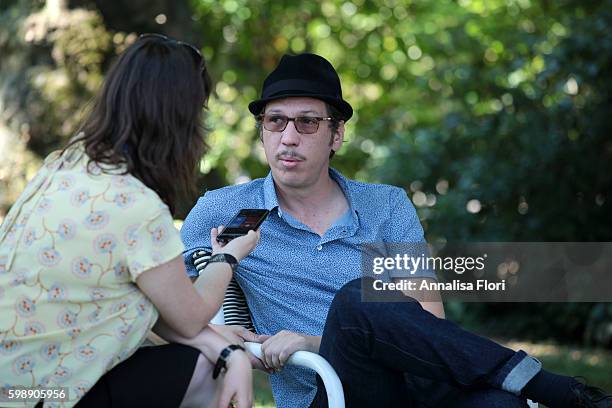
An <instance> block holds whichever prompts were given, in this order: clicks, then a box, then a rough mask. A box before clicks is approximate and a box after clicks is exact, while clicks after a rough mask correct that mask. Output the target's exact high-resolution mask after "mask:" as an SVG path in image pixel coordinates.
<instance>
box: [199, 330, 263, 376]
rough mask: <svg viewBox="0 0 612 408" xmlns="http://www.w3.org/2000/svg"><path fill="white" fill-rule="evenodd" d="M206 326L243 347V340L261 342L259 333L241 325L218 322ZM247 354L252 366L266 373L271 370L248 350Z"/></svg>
mask: <svg viewBox="0 0 612 408" xmlns="http://www.w3.org/2000/svg"><path fill="white" fill-rule="evenodd" d="M208 326H209V327H210V328H211V329H213V330H214V331H215V332H217V333H218V334H219V335H221V336H223V337H224V338H225V339H226V340H227V341H228V342H230V344H238V345H240V346H242V347H244V342H245V341H250V342H253V343H261V339H260V336H259V335H257V334H255V333H253V332H251V331H249V330H247V329H245V328H244V327H242V326H226V325H218V324H209V325H208ZM247 354H248V355H249V360H250V361H251V365H252V366H253V368H256V369H258V370H261V371H265V372H267V373H271V372H272V370H268V369H267V368H266V367H264V365H263V363H262V362H261V360H260V359H258V358H257V357H255V356H254V355H253V354H251V353H250V352H248V351H247Z"/></svg>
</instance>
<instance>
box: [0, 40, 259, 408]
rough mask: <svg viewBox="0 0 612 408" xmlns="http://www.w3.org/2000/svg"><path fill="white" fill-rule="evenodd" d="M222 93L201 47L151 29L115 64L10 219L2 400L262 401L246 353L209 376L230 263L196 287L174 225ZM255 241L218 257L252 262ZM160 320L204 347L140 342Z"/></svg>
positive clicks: (2, 295) (172, 337)
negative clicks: (208, 113)
mask: <svg viewBox="0 0 612 408" xmlns="http://www.w3.org/2000/svg"><path fill="white" fill-rule="evenodd" d="M210 90H211V82H210V78H209V76H208V74H207V71H206V65H205V61H204V59H203V58H202V55H201V54H200V52H199V51H198V50H197V49H196V48H194V47H193V46H191V45H189V44H186V43H182V42H180V41H176V40H172V39H169V38H167V37H164V36H161V35H157V34H148V35H143V36H141V37H140V38H139V39H138V40H137V41H136V42H135V43H134V44H133V45H131V46H130V47H129V48H128V49H127V50H126V51H125V52H124V53H123V54H122V55H120V56H119V58H118V60H117V61H116V63H115V64H114V66H113V67H112V68H111V69H110V71H109V73H108V75H107V77H106V81H105V84H104V86H103V88H102V90H101V92H100V94H99V95H98V97H97V98H96V101H95V103H94V105H93V108H92V110H91V112H90V114H89V115H88V117H87V118H86V120H85V122H84V125H83V126H82V129H81V132H80V133H79V135H78V136H77V137H76V138H75V139H74V140H73V141H71V143H69V145H68V147H66V148H65V149H64V150H63V151H62V152H60V153H54V154H51V155H50V156H49V157H48V158H47V159H46V160H45V163H44V165H43V167H42V168H41V170H40V171H39V172H38V174H37V175H36V176H35V177H34V179H33V180H32V181H31V182H30V183H29V184H28V186H27V187H26V189H25V191H24V192H23V194H22V195H21V196H20V197H19V199H18V200H17V202H16V203H15V205H14V206H13V207H12V209H11V211H10V212H9V214H8V215H7V217H6V219H5V221H4V223H3V224H2V226H1V228H0V342H1V343H0V386H1V387H4V390H3V391H4V400H2V401H9V402H10V400H9V399H8V391H9V390H10V389H11V387H36V388H57V387H65V388H66V389H67V390H68V400H67V401H63V402H61V403H60V404H58V405H61V406H65V407H70V406H74V405H75V404H76V405H78V406H163V407H172V406H179V405H181V404H182V405H183V406H187V405H189V404H191V403H193V402H194V399H195V400H196V403H197V404H199V405H200V406H203V405H207V400H208V401H209V402H212V401H213V400H214V402H215V403H216V405H217V406H219V407H227V406H228V405H229V404H230V401H232V402H231V404H232V405H234V403H237V406H239V407H240V408H242V407H245V406H250V405H251V399H252V384H251V366H250V363H249V359H248V356H247V355H246V353H245V352H244V351H241V350H240V349H235V350H232V349H233V348H229V349H227V350H225V351H224V353H225V354H227V358H226V361H227V364H226V368H227V371H226V372H225V374H224V376H222V377H220V378H223V377H224V378H223V380H222V381H221V382H220V383H218V381H215V380H213V379H212V376H211V375H210V374H211V372H212V371H213V369H212V367H213V366H214V365H215V363H216V362H217V361H219V364H221V363H223V361H222V360H223V359H219V356H220V353H221V352H222V350H224V349H226V348H227V347H228V346H229V343H228V341H227V340H225V339H224V338H223V337H220V336H219V335H218V334H217V333H215V332H213V331H211V329H210V328H208V327H207V324H208V322H209V320H210V319H211V317H212V316H213V315H214V313H215V312H216V310H217V309H218V308H219V306H220V304H221V301H222V297H223V293H208V292H207V287H210V286H212V287H215V285H217V284H219V283H220V284H222V285H227V283H228V282H229V280H230V279H231V276H232V268H231V265H229V264H228V263H223V262H217V263H212V264H210V265H209V266H208V267H207V268H206V270H205V271H204V274H203V275H202V276H201V278H200V280H204V282H203V284H201V285H200V286H199V292H198V291H196V289H195V288H194V286H193V285H192V284H191V282H190V281H189V279H188V278H187V275H186V273H185V267H184V264H183V259H182V255H181V254H182V251H183V245H182V242H181V240H180V236H179V234H178V232H177V231H176V229H175V228H174V227H173V221H172V214H174V211H175V210H176V207H177V204H178V202H179V200H180V199H181V198H182V197H185V195H186V193H188V192H189V190H190V188H191V187H192V185H193V182H194V180H195V174H196V173H195V172H196V169H197V167H198V163H199V161H200V158H201V156H202V154H203V151H204V142H203V137H202V130H201V112H202V108H203V107H205V105H206V102H207V100H208V96H209V94H210ZM216 234H217V229H213V231H211V236H212V238H213V239H212V242H216V240H215V239H214V238H215V236H216ZM257 239H258V233H255V232H251V233H249V235H247V236H244V237H241V238H238V239H235V240H233V241H231V242H230V243H229V244H227V245H226V246H225V247H220V246H216V247H214V248H213V253H225V254H228V255H231V256H233V257H234V258H236V260H238V261H240V260H241V259H242V258H244V257H245V256H247V255H248V254H249V253H250V252H251V251H252V250H253V248H254V247H255V245H256V243H257ZM230 260H231V258H230ZM208 281H211V282H212V283H214V285H207V282H208ZM213 281H214V282H213ZM217 287H218V286H217ZM222 287H224V286H222ZM154 325H155V327H153V326H154ZM152 328H153V329H154V331H156V332H157V333H158V334H159V335H161V336H162V337H164V338H165V339H167V340H169V341H178V342H183V343H186V344H191V345H193V346H195V347H197V348H198V349H195V348H192V347H188V346H184V345H180V344H169V345H165V346H159V347H144V348H139V346H140V345H141V344H142V343H143V341H144V340H145V338H146V336H147V333H148V332H149V330H151V329H152ZM228 353H229V354H228ZM203 392H204V393H205V395H202V393H203ZM41 401H42V400H41ZM13 402H14V401H13ZM38 403H39V405H42V404H41V402H38ZM36 404H37V400H29V402H28V403H27V404H25V406H35V405H36ZM54 404H55V403H54ZM0 405H4V404H0ZM20 406H23V405H20ZM45 406H51V398H47V400H46V401H45Z"/></svg>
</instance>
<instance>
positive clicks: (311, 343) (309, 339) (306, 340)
mask: <svg viewBox="0 0 612 408" xmlns="http://www.w3.org/2000/svg"><path fill="white" fill-rule="evenodd" d="M258 337H259V341H260V342H262V345H261V354H262V356H261V357H262V361H263V364H264V366H265V367H266V368H267V369H273V370H276V371H279V370H280V369H282V368H283V367H284V366H285V363H286V362H287V360H288V359H289V357H291V355H292V354H293V353H295V352H296V351H300V350H301V351H310V352H313V353H318V352H319V345H320V344H321V337H318V336H308V335H306V334H302V333H294V332H290V331H288V330H281V331H280V332H278V333H276V334H275V335H274V336H266V335H259V336H258Z"/></svg>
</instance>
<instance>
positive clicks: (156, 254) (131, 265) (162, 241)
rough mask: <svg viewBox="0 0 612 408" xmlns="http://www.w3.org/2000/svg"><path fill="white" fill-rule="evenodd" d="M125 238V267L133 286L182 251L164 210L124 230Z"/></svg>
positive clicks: (170, 219) (179, 240) (181, 244)
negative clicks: (138, 279) (139, 277)
mask: <svg viewBox="0 0 612 408" xmlns="http://www.w3.org/2000/svg"><path fill="white" fill-rule="evenodd" d="M126 238H127V240H128V251H127V254H126V255H127V256H126V258H127V265H128V269H129V271H130V276H131V279H132V281H134V282H135V281H136V279H137V278H138V276H140V274H141V273H143V272H144V271H146V270H148V269H151V268H154V267H156V266H159V265H162V264H164V263H166V262H169V261H171V260H172V259H174V258H176V257H177V256H179V255H180V254H181V253H182V252H183V249H184V246H183V242H182V241H181V237H180V234H179V232H178V230H177V229H176V228H175V227H174V221H173V219H172V216H171V215H170V211H169V210H168V208H167V207H163V208H161V209H160V210H159V211H157V212H156V213H155V214H154V215H153V216H152V217H150V218H149V219H147V220H146V221H144V222H143V223H141V224H139V225H137V226H133V227H131V228H128V230H127V231H126Z"/></svg>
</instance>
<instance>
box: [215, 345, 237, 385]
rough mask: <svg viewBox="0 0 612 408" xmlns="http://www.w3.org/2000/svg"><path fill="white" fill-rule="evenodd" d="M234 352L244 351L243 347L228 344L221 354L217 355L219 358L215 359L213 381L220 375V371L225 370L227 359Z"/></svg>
mask: <svg viewBox="0 0 612 408" xmlns="http://www.w3.org/2000/svg"><path fill="white" fill-rule="evenodd" d="M234 350H242V351H244V347H242V346H239V345H238V344H230V345H229V346H227V347H226V348H224V349H223V350H221V354H219V358H218V359H217V362H216V363H215V368H214V369H213V373H212V377H213V380H216V379H217V377H218V376H219V374H220V373H221V370H227V357H228V356H229V355H230V354H231V353H232V351H234Z"/></svg>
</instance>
